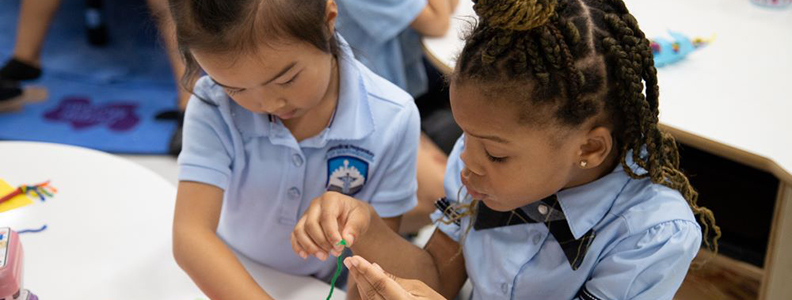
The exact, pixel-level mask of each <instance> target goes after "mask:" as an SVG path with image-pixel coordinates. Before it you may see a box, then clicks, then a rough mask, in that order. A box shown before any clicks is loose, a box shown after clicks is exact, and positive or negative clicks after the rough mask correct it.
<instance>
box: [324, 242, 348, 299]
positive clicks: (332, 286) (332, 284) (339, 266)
mask: <svg viewBox="0 0 792 300" xmlns="http://www.w3.org/2000/svg"><path fill="white" fill-rule="evenodd" d="M336 245H343V246H344V247H346V245H347V243H346V240H344V239H341V241H340V242H338V244H336ZM343 259H344V256H343V255H339V256H338V262H337V266H336V271H335V274H334V275H333V279H332V280H330V295H327V300H330V297H333V290H334V289H335V283H336V280H338V277H339V276H341V270H342V269H343V268H344V266H343V265H342V260H343Z"/></svg>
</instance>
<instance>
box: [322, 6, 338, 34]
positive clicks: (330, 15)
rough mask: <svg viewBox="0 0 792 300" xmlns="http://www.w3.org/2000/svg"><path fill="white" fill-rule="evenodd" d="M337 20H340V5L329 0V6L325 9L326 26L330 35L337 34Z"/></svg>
mask: <svg viewBox="0 0 792 300" xmlns="http://www.w3.org/2000/svg"><path fill="white" fill-rule="evenodd" d="M336 18H338V5H337V4H336V2H335V1H333V0H327V6H326V7H325V25H326V26H327V28H328V30H329V31H330V35H332V34H333V33H334V32H335V22H336Z"/></svg>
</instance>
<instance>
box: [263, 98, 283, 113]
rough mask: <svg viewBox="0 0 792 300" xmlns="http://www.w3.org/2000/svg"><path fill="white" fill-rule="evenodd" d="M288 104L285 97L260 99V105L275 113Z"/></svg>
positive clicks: (265, 109) (268, 111)
mask: <svg viewBox="0 0 792 300" xmlns="http://www.w3.org/2000/svg"><path fill="white" fill-rule="evenodd" d="M285 106H286V99H284V98H274V99H267V98H264V99H262V100H260V101H259V107H260V108H261V109H262V110H264V111H266V112H267V113H274V112H277V111H278V110H279V109H281V108H283V107H285Z"/></svg>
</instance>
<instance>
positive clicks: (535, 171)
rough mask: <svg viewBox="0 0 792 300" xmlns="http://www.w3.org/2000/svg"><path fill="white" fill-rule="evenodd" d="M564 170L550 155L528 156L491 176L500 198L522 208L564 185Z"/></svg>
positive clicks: (492, 184)
mask: <svg viewBox="0 0 792 300" xmlns="http://www.w3.org/2000/svg"><path fill="white" fill-rule="evenodd" d="M563 172H564V171H563V169H562V168H560V166H559V164H558V163H556V162H553V161H552V160H548V159H547V158H544V159H539V160H532V159H528V158H525V159H523V160H521V161H514V162H512V164H511V165H509V167H501V168H500V169H499V170H498V171H493V173H491V174H492V175H493V176H488V177H490V178H489V179H490V180H491V182H490V184H491V186H492V188H493V189H494V190H495V192H496V193H497V194H496V195H497V196H498V198H500V199H502V200H504V201H508V202H510V203H513V204H514V205H515V206H517V207H519V206H522V205H526V204H529V203H531V202H534V201H538V200H541V199H542V198H544V197H546V196H547V195H550V194H553V193H555V192H556V191H557V190H558V189H560V188H561V187H563V180H562V179H563V178H564V176H563Z"/></svg>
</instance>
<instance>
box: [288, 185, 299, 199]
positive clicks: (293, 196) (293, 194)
mask: <svg viewBox="0 0 792 300" xmlns="http://www.w3.org/2000/svg"><path fill="white" fill-rule="evenodd" d="M300 194H301V193H300V189H298V188H296V187H293V188H290V189H289V198H291V199H292V200H296V199H297V198H300Z"/></svg>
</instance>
